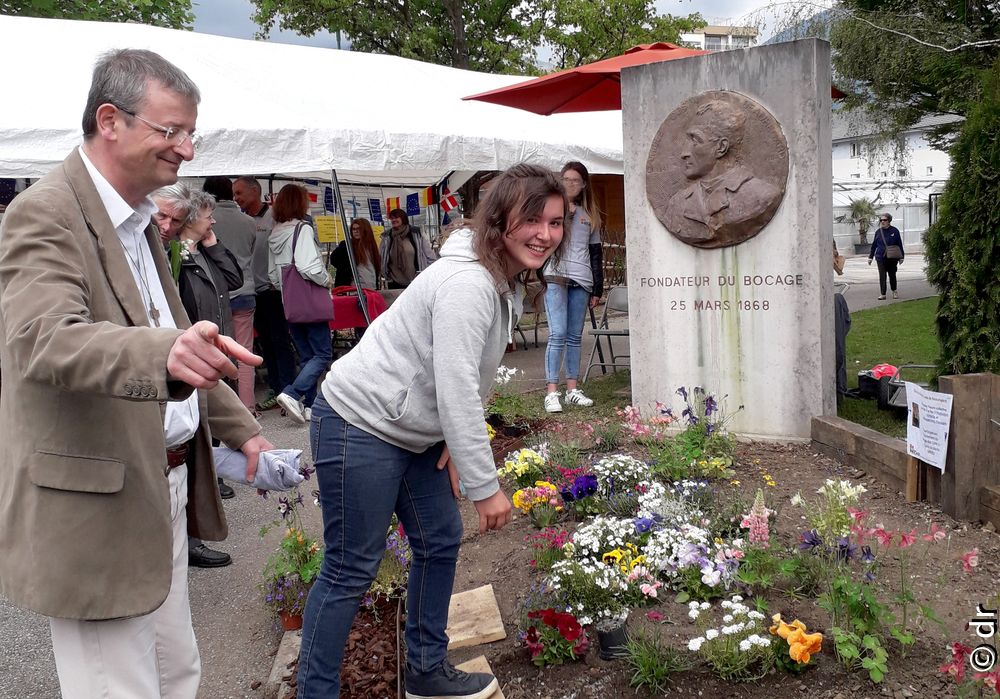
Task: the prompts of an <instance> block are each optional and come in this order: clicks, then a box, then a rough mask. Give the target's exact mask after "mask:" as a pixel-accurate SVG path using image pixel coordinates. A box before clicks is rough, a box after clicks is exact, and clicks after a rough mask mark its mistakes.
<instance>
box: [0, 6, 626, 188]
mask: <svg viewBox="0 0 1000 699" xmlns="http://www.w3.org/2000/svg"><path fill="white" fill-rule="evenodd" d="M125 47H130V48H145V49H150V50H153V51H156V52H157V53H159V54H161V55H163V56H164V57H165V58H167V59H168V60H170V61H172V62H174V63H175V64H176V65H178V66H180V67H181V68H182V69H183V70H185V71H186V72H187V73H188V74H189V75H190V76H191V78H192V79H193V80H194V81H195V82H196V83H197V84H198V86H199V88H200V89H201V92H202V102H201V106H200V108H199V115H198V131H199V132H200V133H202V134H204V135H205V137H206V138H205V142H204V143H203V145H202V146H201V147H200V148H199V150H198V153H197V155H196V157H195V159H194V160H193V161H192V162H190V163H187V164H185V165H184V166H183V168H182V169H181V175H182V176H187V177H194V176H202V175H210V174H257V175H269V174H285V175H297V176H302V177H318V178H324V179H326V178H329V177H330V171H331V169H336V170H337V174H338V175H339V178H340V179H341V181H347V182H355V183H365V182H382V183H387V184H390V183H391V184H397V185H412V186H415V185H420V184H423V185H429V184H433V183H436V182H438V181H440V180H441V179H442V178H443V177H444V176H446V175H447V174H448V173H449V172H451V171H476V170H499V169H504V168H506V167H508V166H510V165H513V164H514V163H517V162H520V161H525V160H528V161H532V162H537V163H540V164H545V165H548V166H550V167H554V168H555V167H558V166H560V165H561V164H562V163H564V162H565V161H567V160H579V161H582V162H583V163H585V164H586V165H587V167H588V168H590V170H591V171H592V172H594V173H621V172H622V132H621V113H620V112H602V113H592V114H569V115H557V116H551V117H542V116H538V115H535V114H531V113H529V112H526V111H522V110H518V109H510V108H505V107H500V106H496V105H492V104H487V103H484V102H476V101H470V102H463V101H461V99H460V98H461V97H463V96H465V95H470V94H474V93H478V92H483V91H486V90H490V89H494V88H497V87H501V86H504V85H508V84H511V83H513V82H517V81H519V80H521V79H523V78H521V77H517V76H502V75H489V74H484V73H475V72H471V71H464V70H457V69H453V68H446V67H442V66H436V65H431V64H427V63H421V62H418V61H411V60H406V59H401V58H395V57H391V56H380V55H373V54H364V53H356V52H351V51H338V50H333V49H322V48H312V47H304V46H291V45H286V44H276V43H269V42H263V41H248V40H243V39H230V38H223V37H217V36H211V35H206V34H197V33H194V32H188V31H178V30H172V29H161V28H158V27H149V26H144V25H136V24H110V23H98V22H77V21H67V20H47V19H33V18H24V17H9V16H0V64H2V65H4V66H6V70H5V78H4V84H3V86H2V87H0V89H2V91H3V99H2V100H0V177H16V178H17V177H39V176H41V175H42V174H44V173H45V172H47V171H48V170H49V169H51V168H52V167H53V166H55V165H56V164H58V163H59V162H61V161H62V160H63V158H65V156H66V155H67V154H68V153H69V152H70V150H72V148H73V147H74V146H76V145H77V144H78V143H79V142H80V139H81V127H80V120H81V115H82V111H83V106H84V103H85V101H86V95H87V89H88V87H89V84H90V77H91V72H92V70H93V65H94V62H95V60H96V58H97V56H98V55H99V54H100V53H102V52H104V51H106V50H108V49H112V48H125ZM348 79H349V80H348ZM348 81H349V82H350V83H352V84H354V85H359V86H361V87H362V89H363V90H364V93H363V94H357V92H356V91H355V92H354V93H351V92H347V91H345V90H344V89H343V85H344V84H345V83H346V82H348ZM463 179H464V178H463Z"/></svg>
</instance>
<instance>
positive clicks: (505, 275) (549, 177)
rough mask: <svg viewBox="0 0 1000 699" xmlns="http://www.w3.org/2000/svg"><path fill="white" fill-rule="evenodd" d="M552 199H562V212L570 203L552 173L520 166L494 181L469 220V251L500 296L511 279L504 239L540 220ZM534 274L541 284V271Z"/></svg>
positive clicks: (543, 169) (540, 168) (523, 164)
mask: <svg viewBox="0 0 1000 699" xmlns="http://www.w3.org/2000/svg"><path fill="white" fill-rule="evenodd" d="M553 196H555V197H559V198H560V199H562V201H563V211H564V212H565V211H566V210H567V209H568V208H569V203H568V202H567V200H566V192H565V191H563V188H562V185H561V184H559V180H558V179H557V178H556V175H555V173H554V172H552V171H551V170H549V169H548V168H544V167H541V166H539V165H531V164H529V163H520V164H519V165H515V166H514V167H512V168H510V169H509V170H507V171H506V172H504V173H502V174H501V175H500V176H499V177H497V178H496V179H495V180H494V182H493V185H492V186H491V187H490V189H489V191H488V192H487V193H486V197H485V198H484V199H483V200H482V201H481V202H480V203H479V207H478V210H477V211H476V215H475V217H474V218H473V220H472V228H473V230H474V231H475V235H474V236H473V239H472V241H473V242H472V247H473V250H475V252H476V256H477V257H478V258H479V262H480V263H481V264H482V265H483V266H484V267H485V268H486V269H487V271H488V272H489V273H490V275H492V277H493V279H494V281H496V284H497V289H499V290H500V291H501V292H503V291H506V290H507V289H508V288H509V285H510V282H511V280H512V277H513V276H514V275H511V274H510V273H509V272H508V271H507V256H506V254H505V249H504V244H503V239H504V236H505V235H506V234H507V233H510V232H512V231H515V230H517V228H518V227H519V226H520V225H521V224H522V223H523V222H524V221H525V220H526V219H529V218H531V217H533V216H540V215H541V213H542V210H543V209H544V208H545V204H546V203H547V202H548V200H549V197H553ZM536 273H537V275H538V278H539V280H541V279H542V271H541V269H539V270H537V271H536ZM543 284H544V281H543Z"/></svg>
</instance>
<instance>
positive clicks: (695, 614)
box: [688, 609, 701, 621]
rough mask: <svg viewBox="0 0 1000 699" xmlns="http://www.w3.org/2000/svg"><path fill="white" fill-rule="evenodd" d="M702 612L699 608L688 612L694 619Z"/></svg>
mask: <svg viewBox="0 0 1000 699" xmlns="http://www.w3.org/2000/svg"><path fill="white" fill-rule="evenodd" d="M700 614H701V612H699V611H698V610H697V609H692V610H691V611H690V612H688V616H689V617H691V620H692V621H694V620H695V619H697V618H698V616H699V615H700Z"/></svg>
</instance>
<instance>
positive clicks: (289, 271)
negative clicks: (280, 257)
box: [281, 221, 333, 323]
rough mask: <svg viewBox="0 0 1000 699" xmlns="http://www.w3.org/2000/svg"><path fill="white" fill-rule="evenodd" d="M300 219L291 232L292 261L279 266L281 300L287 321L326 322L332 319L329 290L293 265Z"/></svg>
mask: <svg viewBox="0 0 1000 699" xmlns="http://www.w3.org/2000/svg"><path fill="white" fill-rule="evenodd" d="M301 229H302V221H299V223H298V225H296V226H295V232H294V233H292V261H291V263H290V264H287V265H285V266H284V267H282V268H281V301H282V303H283V304H284V306H285V320H287V321H288V322H289V323H326V322H329V321H331V320H333V299H332V298H331V297H330V290H329V289H327V288H326V287H325V286H320V285H319V284H316V283H314V282H312V281H310V280H308V279H306V278H305V277H303V276H302V274H301V273H300V272H299V270H298V268H297V267H296V266H295V245H296V244H297V243H298V242H299V231H300V230H301Z"/></svg>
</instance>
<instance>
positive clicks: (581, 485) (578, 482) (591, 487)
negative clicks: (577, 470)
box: [570, 473, 597, 500]
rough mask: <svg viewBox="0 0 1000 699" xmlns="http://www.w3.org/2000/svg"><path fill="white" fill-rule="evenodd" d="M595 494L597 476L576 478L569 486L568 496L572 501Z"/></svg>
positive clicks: (587, 475)
mask: <svg viewBox="0 0 1000 699" xmlns="http://www.w3.org/2000/svg"><path fill="white" fill-rule="evenodd" d="M596 492H597V476H595V475H593V474H590V473H587V474H584V475H582V476H577V477H576V478H575V479H574V480H573V485H572V486H570V494H571V495H572V496H573V499H574V500H582V499H583V498H586V497H590V496H591V495H594V494H595V493H596Z"/></svg>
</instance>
